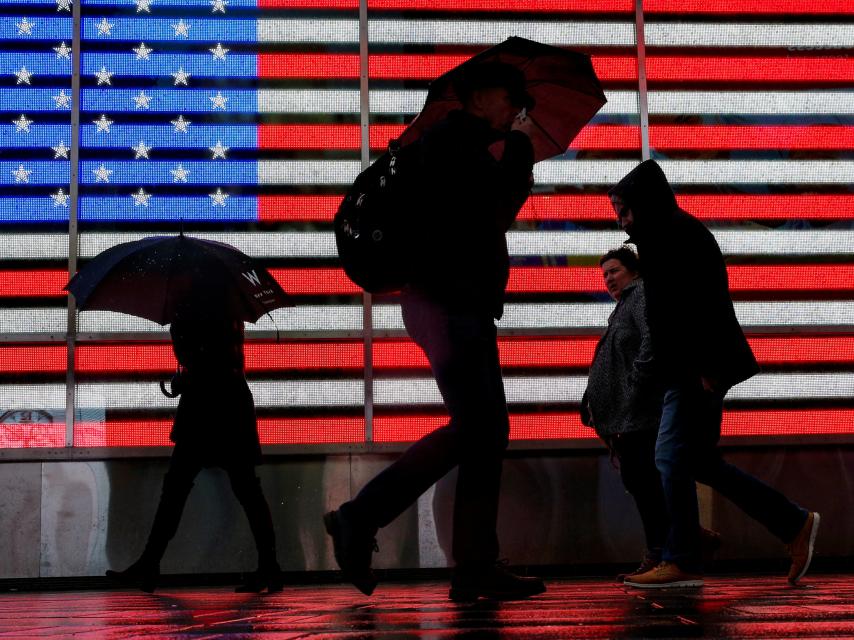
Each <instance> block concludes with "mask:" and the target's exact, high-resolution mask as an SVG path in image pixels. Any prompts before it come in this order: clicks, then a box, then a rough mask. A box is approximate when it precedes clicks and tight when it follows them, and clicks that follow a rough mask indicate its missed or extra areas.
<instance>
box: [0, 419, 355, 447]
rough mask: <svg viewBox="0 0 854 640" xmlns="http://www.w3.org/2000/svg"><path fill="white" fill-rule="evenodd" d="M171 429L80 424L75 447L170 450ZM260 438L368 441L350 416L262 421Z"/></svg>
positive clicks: (164, 424)
mask: <svg viewBox="0 0 854 640" xmlns="http://www.w3.org/2000/svg"><path fill="white" fill-rule="evenodd" d="M171 428H172V422H171V421H170V420H123V421H118V420H115V421H114V420H111V421H108V422H106V423H99V422H78V423H76V424H75V425H74V446H75V447H166V446H170V445H171V444H172V443H171V442H170V441H169V431H170V429H171ZM64 433H65V430H64V427H63V436H64ZM258 436H259V437H260V439H261V444H337V443H341V444H355V443H360V442H363V441H364V436H365V426H364V420H363V419H362V418H356V417H349V416H348V417H345V416H333V417H322V418H259V419H258ZM58 446H61V445H58ZM0 447H2V439H0Z"/></svg>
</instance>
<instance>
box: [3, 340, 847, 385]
mask: <svg viewBox="0 0 854 640" xmlns="http://www.w3.org/2000/svg"><path fill="white" fill-rule="evenodd" d="M598 339H599V338H598V337H596V336H577V337H557V338H551V337H548V338H533V337H513V338H500V339H499V349H500V352H501V364H502V366H504V367H507V368H510V369H513V368H520V367H522V368H525V367H537V368H539V367H547V368H575V369H577V368H586V367H588V366H590V363H591V361H592V360H593V351H594V349H595V347H596V342H597V341H598ZM749 340H750V346H751V347H752V348H753V352H754V353H755V354H756V358H757V360H759V362H760V364H762V365H793V364H799V365H829V364H834V365H845V364H848V365H851V364H854V336H844V335H843V336H797V337H794V336H792V337H790V336H752V337H751V338H750V339H749ZM65 353H66V352H65V346H64V345H44V346H30V345H22V346H13V345H10V346H4V347H0V371H4V372H5V373H7V374H13V375H26V374H34V373H64V372H65V366H66V356H65ZM75 360H76V371H77V373H79V374H84V375H87V374H102V373H105V372H106V373H115V374H128V373H139V374H161V375H167V374H169V373H170V372H171V371H173V370H174V369H175V364H176V363H175V358H174V356H173V355H172V348H171V346H170V345H169V344H163V343H158V344H115V345H94V344H80V345H78V346H77V348H76V350H75ZM246 367H247V370H248V371H249V372H250V373H255V374H259V373H272V372H277V371H320V370H331V371H335V370H343V371H350V372H352V371H358V370H359V369H361V368H362V367H363V345H362V343H361V342H359V341H354V340H342V341H333V342H312V341H295V342H280V343H266V342H254V341H253V342H248V343H247V344H246ZM374 367H375V368H377V369H392V368H426V367H427V360H426V359H425V358H424V354H423V353H422V351H421V350H420V349H419V348H418V347H417V346H416V345H415V344H414V343H412V342H411V341H409V340H402V339H396V340H378V341H376V342H375V343H374Z"/></svg>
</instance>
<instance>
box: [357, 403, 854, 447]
mask: <svg viewBox="0 0 854 640" xmlns="http://www.w3.org/2000/svg"><path fill="white" fill-rule="evenodd" d="M446 422H447V418H444V417H443V416H388V417H385V416H376V417H375V418H374V441H376V442H412V441H414V440H417V439H418V438H420V437H422V436H424V435H425V434H427V433H430V432H431V431H433V430H434V429H436V428H438V427H440V426H442V425H444V424H445V423H446ZM721 432H722V435H725V436H740V437H749V436H809V435H851V434H854V409H816V410H810V409H790V410H764V411H763V410H757V411H727V412H725V413H724V419H723V425H722V429H721ZM595 438H596V434H595V433H594V432H593V430H592V429H590V428H588V427H585V426H584V425H582V424H581V421H580V420H579V418H578V414H577V413H575V412H567V413H558V414H522V415H519V414H516V415H513V414H511V416H510V439H511V440H577V439H590V440H592V439H595Z"/></svg>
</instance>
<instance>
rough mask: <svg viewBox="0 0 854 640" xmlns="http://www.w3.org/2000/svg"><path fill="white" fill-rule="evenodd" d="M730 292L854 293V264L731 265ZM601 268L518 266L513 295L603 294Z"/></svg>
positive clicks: (513, 271)
mask: <svg viewBox="0 0 854 640" xmlns="http://www.w3.org/2000/svg"><path fill="white" fill-rule="evenodd" d="M727 272H728V273H729V288H730V291H757V292H758V291H854V265H851V264H827V265H809V266H801V265H761V266H757V265H749V266H741V265H736V266H729V267H727ZM604 290H605V286H604V283H603V280H602V270H601V269H600V268H599V267H518V268H514V269H511V271H510V282H509V285H508V291H509V292H511V293H586V292H594V291H604Z"/></svg>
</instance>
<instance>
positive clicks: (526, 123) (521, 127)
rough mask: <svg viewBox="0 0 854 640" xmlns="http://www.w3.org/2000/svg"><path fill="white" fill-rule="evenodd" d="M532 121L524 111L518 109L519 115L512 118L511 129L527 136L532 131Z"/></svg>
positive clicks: (531, 133)
mask: <svg viewBox="0 0 854 640" xmlns="http://www.w3.org/2000/svg"><path fill="white" fill-rule="evenodd" d="M535 126H536V125H535V124H534V121H533V120H531V119H530V118H529V117H528V116H527V115H526V114H525V112H524V111H520V112H519V115H517V116H516V118H515V119H514V120H513V124H511V125H510V129H511V131H521V132H522V133H524V134H525V135H526V136H528V137H529V138H530V137H531V136H532V135H533V133H534V127H535Z"/></svg>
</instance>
